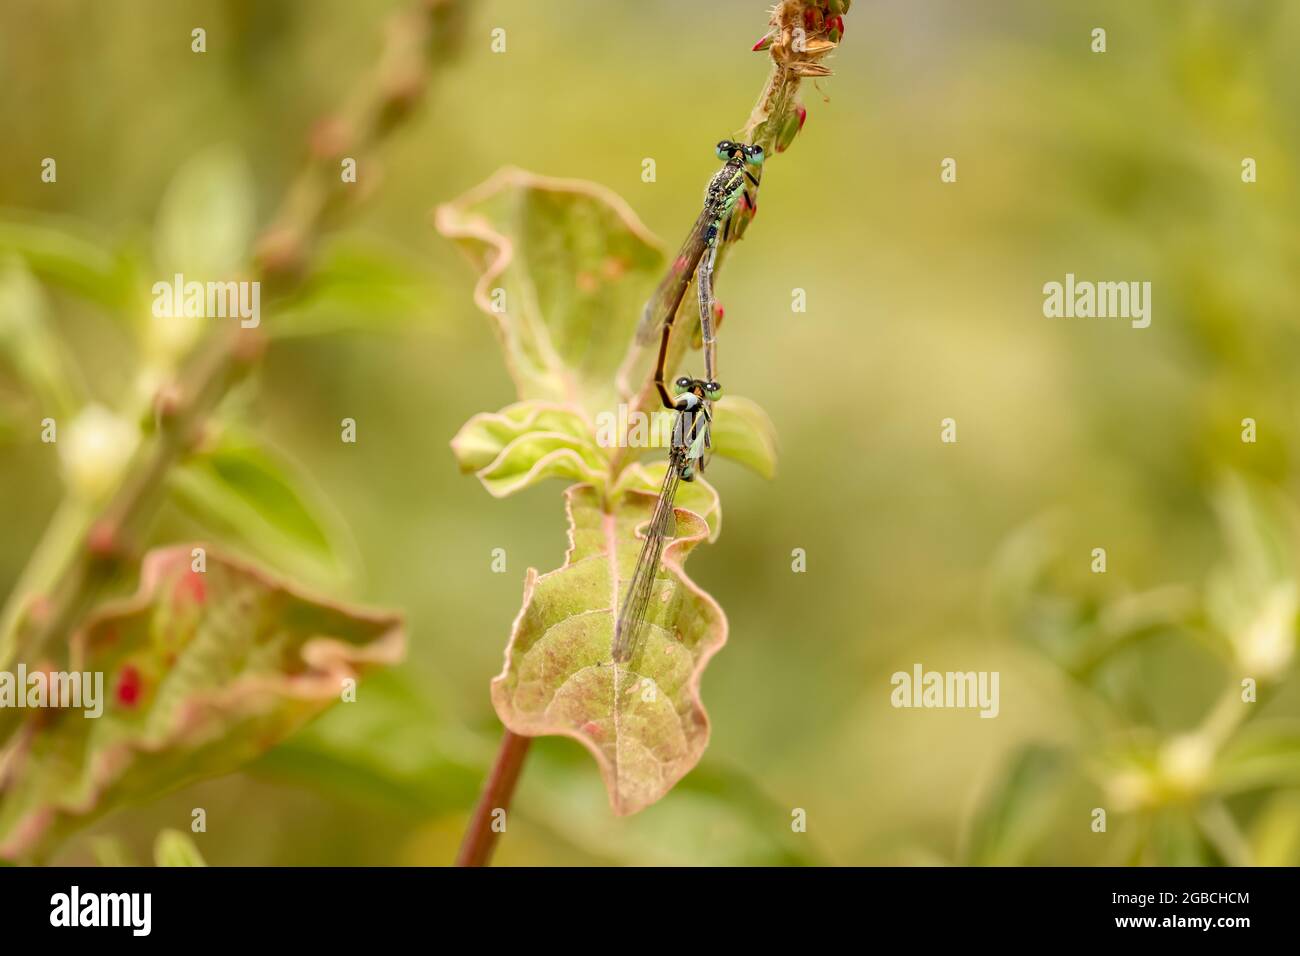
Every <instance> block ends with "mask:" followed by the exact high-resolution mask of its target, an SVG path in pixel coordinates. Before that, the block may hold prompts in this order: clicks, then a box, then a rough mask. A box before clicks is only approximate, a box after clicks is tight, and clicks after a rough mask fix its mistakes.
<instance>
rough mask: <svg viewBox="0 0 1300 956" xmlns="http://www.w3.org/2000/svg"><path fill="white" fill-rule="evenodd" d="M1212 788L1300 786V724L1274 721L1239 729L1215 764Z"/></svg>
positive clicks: (1245, 705)
mask: <svg viewBox="0 0 1300 956" xmlns="http://www.w3.org/2000/svg"><path fill="white" fill-rule="evenodd" d="M1241 706H1243V707H1252V706H1257V705H1253V704H1242V705H1241ZM1213 786H1214V788H1215V789H1216V790H1219V791H1220V792H1222V793H1236V792H1240V791H1247V790H1261V789H1265V788H1271V787H1300V721H1297V720H1274V721H1269V722H1259V723H1251V724H1247V725H1246V726H1245V727H1243V728H1241V729H1240V730H1239V731H1237V733H1236V734H1234V735H1233V737H1232V739H1231V740H1230V741H1229V742H1228V743H1227V745H1225V746H1224V748H1223V750H1222V752H1221V753H1220V754H1219V757H1218V759H1217V760H1216V761H1215V767H1214V777H1213Z"/></svg>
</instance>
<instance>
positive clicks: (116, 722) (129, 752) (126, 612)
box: [0, 545, 405, 859]
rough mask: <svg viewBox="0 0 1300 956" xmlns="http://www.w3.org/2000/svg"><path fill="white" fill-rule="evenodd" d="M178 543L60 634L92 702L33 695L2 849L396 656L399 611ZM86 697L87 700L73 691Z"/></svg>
mask: <svg viewBox="0 0 1300 956" xmlns="http://www.w3.org/2000/svg"><path fill="white" fill-rule="evenodd" d="M191 560H192V558H191V548H190V547H189V546H188V545H186V546H180V547H172V548H165V549H162V550H158V551H154V552H151V553H150V554H149V555H147V556H146V557H145V560H144V566H143V570H142V573H141V583H140V589H139V590H138V591H137V592H136V594H135V595H134V596H132V597H129V598H125V599H122V600H118V601H114V602H112V603H110V604H107V605H105V606H103V607H102V608H100V609H99V610H98V611H97V612H95V613H94V614H93V615H92V616H91V617H90V618H89V619H88V620H87V621H86V622H85V624H84V625H83V626H82V627H81V628H80V629H79V630H78V631H77V632H76V634H75V635H74V636H73V638H72V642H71V649H70V654H69V657H70V670H72V671H74V672H90V673H92V674H93V673H102V674H103V688H102V694H101V695H96V696H97V699H98V706H100V707H102V713H101V715H100V716H99V717H98V718H96V717H91V716H87V715H86V714H85V710H90V711H91V713H93V712H94V709H95V708H94V707H87V708H82V709H43V710H41V711H39V712H36V714H35V716H32V713H33V712H31V711H25V712H24V713H25V714H26V715H27V719H26V723H25V724H24V725H23V727H22V728H20V729H19V731H18V732H17V733H15V734H14V735H13V737H12V738H11V743H10V744H9V745H8V751H7V752H6V753H4V754H3V755H0V756H3V761H2V763H3V765H4V766H5V767H6V768H8V775H7V776H6V779H5V781H4V789H3V800H2V802H0V858H5V859H28V858H31V857H33V856H35V855H37V854H39V853H41V852H44V851H46V850H48V849H49V848H50V847H51V846H52V845H53V844H55V843H56V842H57V841H58V840H60V839H62V837H64V836H65V835H66V834H67V833H68V832H70V831H72V830H73V829H75V828H77V827H80V826H83V825H85V824H87V823H89V822H90V821H92V820H94V819H96V818H97V817H99V816H101V815H102V814H104V813H107V812H109V811H110V810H113V809H114V808H116V807H118V806H121V805H122V804H124V803H128V802H130V803H139V802H144V801H148V800H151V799H153V798H155V797H156V796H158V795H159V794H161V793H163V792H165V791H167V790H170V789H173V788H175V787H178V786H181V785H184V784H186V783H190V782H192V781H195V780H200V779H204V778H207V777H213V776H218V775H220V774H224V773H229V772H230V771H232V770H234V769H236V768H237V767H239V766H241V765H243V764H245V763H247V762H248V761H250V760H252V759H253V758H254V757H256V756H258V755H259V754H261V753H263V752H265V751H266V750H267V749H269V748H270V747H272V746H273V745H274V744H276V743H277V742H279V741H280V740H282V739H284V738H285V737H286V736H288V735H289V734H290V733H292V732H293V731H295V730H296V729H298V728H299V727H301V726H302V725H303V724H304V723H306V722H307V721H308V720H309V719H311V718H312V717H314V716H316V715H317V714H319V713H320V712H321V711H323V710H325V709H326V708H327V707H329V706H330V705H332V704H334V703H336V702H338V701H339V700H340V699H341V697H342V692H343V691H344V690H345V689H346V688H347V687H348V686H349V682H352V681H355V680H356V679H358V678H359V676H360V675H361V673H362V672H363V671H364V670H366V669H367V668H369V667H370V666H372V665H377V664H392V663H396V662H397V661H398V660H400V659H401V657H402V655H403V652H404V648H405V635H404V633H403V630H402V625H401V620H400V618H399V617H397V616H396V615H393V614H389V613H383V612H375V611H366V610H361V609H357V608H349V607H345V606H341V605H338V604H334V603H332V602H329V601H326V600H323V599H320V598H315V597H311V596H308V595H305V594H303V593H302V592H300V591H298V590H297V589H295V588H292V587H289V586H287V585H284V584H281V583H278V582H276V581H274V580H272V579H270V578H268V577H267V576H266V575H265V574H263V573H262V572H261V571H259V570H257V569H256V568H253V567H250V566H248V565H244V564H242V563H239V562H235V561H232V560H229V559H226V558H222V557H219V556H218V555H216V554H214V553H212V552H209V553H208V554H207V569H206V571H205V572H203V573H195V572H194V571H192V570H191ZM85 703H87V704H91V703H93V702H92V701H89V700H87V701H85Z"/></svg>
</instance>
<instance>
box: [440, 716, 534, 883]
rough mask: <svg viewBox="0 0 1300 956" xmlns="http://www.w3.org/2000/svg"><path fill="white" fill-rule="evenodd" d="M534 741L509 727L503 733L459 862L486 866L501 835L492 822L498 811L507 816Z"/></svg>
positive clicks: (503, 816)
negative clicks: (529, 749) (525, 760)
mask: <svg viewBox="0 0 1300 956" xmlns="http://www.w3.org/2000/svg"><path fill="white" fill-rule="evenodd" d="M532 742H533V738H532V737H525V736H523V735H522V734H516V733H513V732H511V731H509V730H507V731H505V732H504V733H503V734H502V736H501V746H500V747H499V748H497V756H496V760H495V761H494V762H493V764H492V772H491V773H490V774H488V779H487V783H486V784H485V785H484V786H483V792H482V793H481V794H479V798H478V804H477V805H476V806H475V807H474V815H473V816H471V817H470V820H469V826H468V827H466V829H465V838H464V840H463V841H462V842H461V845H460V852H459V853H458V854H456V865H457V866H487V865H488V863H489V861H491V859H492V851H493V850H494V849H495V848H496V843H497V837H498V836H499V835H500V834H499V831H498V830H497V829H495V827H494V826H493V824H494V823H495V822H496V811H498V810H500V811H502V816H501V819H502V820H503V821H504V820H506V818H507V817H508V813H507V812H506V811H508V810H509V808H510V798H511V797H512V796H513V795H514V792H515V784H517V783H518V782H519V775H520V774H521V773H522V772H523V769H524V757H526V756H527V755H528V747H529V745H530V744H531V743H532Z"/></svg>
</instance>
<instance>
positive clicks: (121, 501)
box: [0, 0, 463, 739]
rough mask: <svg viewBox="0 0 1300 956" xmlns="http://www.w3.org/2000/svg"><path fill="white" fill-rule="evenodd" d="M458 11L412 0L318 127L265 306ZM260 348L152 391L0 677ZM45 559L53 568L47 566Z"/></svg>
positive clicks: (132, 532)
mask: <svg viewBox="0 0 1300 956" xmlns="http://www.w3.org/2000/svg"><path fill="white" fill-rule="evenodd" d="M462 7H463V3H462V0H416V2H415V3H413V4H412V6H411V8H410V9H408V10H406V11H404V12H401V13H398V14H396V15H395V16H394V17H393V19H392V21H391V22H390V24H389V29H388V35H387V38H386V42H385V46H384V51H383V54H382V57H381V60H380V63H379V66H378V68H377V70H376V73H375V76H374V78H373V80H372V82H371V83H370V84H369V85H367V86H366V87H365V88H364V89H363V90H362V93H361V94H360V95H359V96H358V98H357V99H356V100H355V101H354V102H353V103H352V104H351V105H350V107H349V108H346V109H344V110H343V111H342V112H341V113H340V115H339V116H338V117H335V118H332V119H329V120H326V121H324V122H322V123H320V124H318V126H317V128H316V130H315V131H314V133H313V136H312V141H311V144H310V145H311V150H310V158H309V160H308V162H307V164H306V165H305V167H304V168H303V170H302V171H301V172H300V174H299V176H298V178H297V180H296V181H295V182H294V183H293V185H292V186H291V187H290V189H289V191H288V193H287V195H286V198H285V200H284V202H283V204H282V206H281V209H280V212H279V214H278V215H277V216H276V217H275V219H274V220H273V225H271V226H270V227H269V228H268V229H267V230H266V231H265V232H264V233H263V235H262V237H261V239H260V240H259V241H258V244H257V249H256V255H255V259H256V265H255V270H254V278H255V279H257V280H258V281H261V282H262V283H263V284H264V285H265V286H266V287H267V291H268V292H269V293H270V294H271V295H272V296H276V297H278V296H282V295H283V294H286V293H288V292H291V291H293V290H294V289H295V288H297V287H298V286H300V285H301V283H302V280H303V278H304V277H305V272H306V265H307V263H308V261H309V255H310V250H311V246H312V244H313V240H315V239H318V238H319V235H320V233H321V232H322V230H323V229H324V227H325V225H326V224H327V223H328V222H330V221H332V219H333V218H334V215H335V213H336V212H337V211H339V210H340V209H341V208H342V207H343V205H344V203H345V200H346V199H350V198H351V197H352V195H354V194H353V193H351V192H350V191H348V190H342V189H339V188H338V184H339V180H338V170H339V159H340V157H342V156H343V155H356V154H357V153H358V152H364V151H365V150H368V149H370V148H373V147H374V146H376V145H378V144H379V143H380V142H381V141H382V140H383V139H385V138H386V137H387V136H388V134H389V133H391V132H392V131H393V130H394V129H396V128H397V127H398V126H400V125H401V123H402V121H403V120H404V119H405V118H406V117H408V116H409V115H411V113H412V111H413V108H414V107H415V105H416V104H417V103H418V101H419V99H420V97H421V95H422V93H423V91H424V89H425V88H426V86H427V81H428V78H429V75H430V73H431V66H433V65H435V64H438V63H440V62H441V60H442V59H443V58H444V57H445V56H447V55H450V54H451V53H452V52H454V48H455V45H456V42H457V37H458V34H459V29H460V25H461V22H462V20H463V9H462ZM263 346H264V336H263V334H262V333H261V332H260V331H259V330H257V329H242V328H240V329H226V330H222V331H221V332H218V333H214V334H212V335H210V336H209V337H207V338H206V339H205V340H204V341H203V342H201V343H200V345H199V346H198V348H197V349H196V350H195V353H194V354H193V355H191V357H190V360H189V361H188V362H187V363H185V364H184V366H183V371H182V372H181V373H180V374H178V375H177V376H176V379H175V381H174V382H172V383H171V384H169V385H166V386H164V387H163V388H161V389H160V390H159V392H158V394H157V396H156V398H155V403H154V404H155V407H154V412H155V427H154V429H153V431H152V432H151V433H150V434H148V435H147V436H146V437H145V440H144V441H143V442H142V445H141V447H140V449H139V450H138V452H137V454H136V455H135V457H134V459H133V460H132V462H131V463H130V465H129V466H128V468H127V470H126V472H125V474H124V475H123V477H122V479H121V481H120V483H119V484H118V486H117V488H116V489H115V490H114V491H113V492H112V493H111V494H110V495H109V496H108V498H107V503H106V504H105V505H104V506H103V507H102V509H101V510H100V511H99V512H98V513H97V514H95V513H90V514H87V515H85V516H84V518H83V519H82V520H79V521H75V522H73V521H61V520H56V521H52V522H51V523H50V525H49V526H48V527H47V529H46V532H45V535H44V536H43V538H42V540H41V542H40V543H39V544H38V546H37V548H36V549H35V552H34V556H42V565H44V564H46V563H48V564H51V565H53V567H49V568H47V567H44V566H42V567H41V568H39V569H37V568H32V567H30V566H29V568H28V569H27V570H26V571H24V573H23V574H22V575H21V576H20V578H19V584H18V586H17V587H15V588H14V590H13V591H12V592H11V593H10V595H9V598H8V600H7V602H6V606H5V609H4V612H3V614H2V615H0V626H2V627H3V630H2V631H0V666H6V665H7V664H9V663H11V662H12V661H14V660H15V659H17V658H19V657H23V658H30V657H33V656H34V655H36V654H39V653H41V652H42V651H43V650H44V648H45V646H46V645H47V644H48V643H50V642H51V640H52V639H55V638H66V637H67V636H68V635H69V633H70V631H71V630H72V629H73V628H74V627H75V625H76V622H77V621H78V620H79V619H80V618H81V616H82V614H83V613H84V612H85V611H86V610H87V608H88V607H90V606H91V605H92V604H93V603H94V601H95V599H96V597H97V596H98V594H99V592H100V590H101V588H102V586H103V585H105V584H106V583H108V582H109V581H110V580H111V579H112V578H113V576H114V574H115V573H116V571H117V570H118V569H119V568H120V567H121V566H122V565H123V563H124V562H125V560H126V559H127V557H129V556H130V554H131V553H132V552H133V551H134V550H135V549H136V545H137V541H138V538H139V537H141V536H143V534H144V532H145V531H146V530H147V527H148V525H149V523H150V521H151V519H152V518H153V516H154V514H155V513H156V512H157V509H158V506H159V504H160V502H161V501H162V499H163V497H164V493H165V479H166V477H167V475H168V473H169V472H170V470H171V468H172V467H173V466H174V465H175V464H176V463H177V462H178V461H180V460H181V459H183V458H184V457H185V455H186V454H187V453H188V452H189V451H190V450H191V449H192V448H193V447H194V444H195V443H196V442H197V441H198V440H199V439H200V438H201V437H202V434H203V431H204V427H205V423H206V422H207V420H208V418H209V417H210V416H211V415H212V413H213V412H214V411H215V410H216V408H217V406H218V405H219V404H220V403H221V400H222V399H223V398H224V397H225V395H226V393H227V392H228V391H229V390H230V387H231V386H232V385H233V384H234V383H235V382H237V381H238V380H239V379H241V378H242V377H243V376H244V375H245V374H246V373H247V371H248V370H249V368H250V367H252V366H253V365H254V364H256V362H257V360H258V358H259V357H260V355H261V353H262V351H263ZM50 555H54V556H57V559H56V560H51V561H48V562H47V561H46V556H50ZM3 729H4V728H3V727H0V739H3V737H4V733H3Z"/></svg>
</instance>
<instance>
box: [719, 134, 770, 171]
mask: <svg viewBox="0 0 1300 956" xmlns="http://www.w3.org/2000/svg"><path fill="white" fill-rule="evenodd" d="M718 159H721V160H722V161H723V162H731V161H733V160H738V161H743V162H746V163H749V165H751V166H761V165H763V159H764V155H763V147H762V146H758V145H754V146H746V145H745V144H744V143H736V142H733V141H732V140H729V139H724V140H723V141H722V142H720V143H718Z"/></svg>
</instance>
